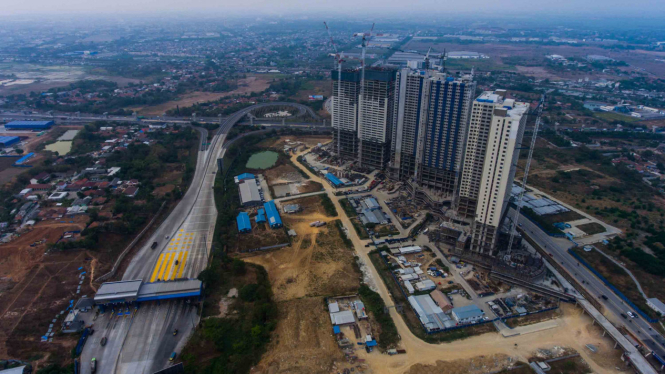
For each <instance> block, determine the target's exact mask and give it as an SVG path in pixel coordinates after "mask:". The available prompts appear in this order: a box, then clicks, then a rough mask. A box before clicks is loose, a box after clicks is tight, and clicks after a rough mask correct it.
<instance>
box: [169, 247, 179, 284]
mask: <svg viewBox="0 0 665 374" xmlns="http://www.w3.org/2000/svg"><path fill="white" fill-rule="evenodd" d="M176 261H177V262H178V265H176V264H175V263H174V264H173V271H171V274H170V275H169V277H168V279H175V276H176V274H178V266H182V252H178V258H177V259H176Z"/></svg>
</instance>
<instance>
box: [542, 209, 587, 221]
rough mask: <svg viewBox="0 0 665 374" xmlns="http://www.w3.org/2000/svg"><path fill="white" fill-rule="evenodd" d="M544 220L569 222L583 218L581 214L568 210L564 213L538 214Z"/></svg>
mask: <svg viewBox="0 0 665 374" xmlns="http://www.w3.org/2000/svg"><path fill="white" fill-rule="evenodd" d="M540 217H541V218H542V219H543V220H544V221H545V222H547V223H549V224H554V223H557V222H569V221H575V220H578V219H582V218H584V216H583V215H581V214H579V213H577V212H575V211H573V210H570V211H567V212H564V213H558V214H547V215H543V216H540Z"/></svg>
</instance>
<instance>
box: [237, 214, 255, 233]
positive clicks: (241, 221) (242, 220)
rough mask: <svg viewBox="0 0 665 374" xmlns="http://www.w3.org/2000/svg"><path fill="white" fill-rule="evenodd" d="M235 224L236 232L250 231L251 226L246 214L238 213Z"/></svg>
mask: <svg viewBox="0 0 665 374" xmlns="http://www.w3.org/2000/svg"><path fill="white" fill-rule="evenodd" d="M236 222H237V223H238V231H240V232H249V231H252V224H251V223H250V222H249V215H248V214H247V213H245V212H240V214H238V218H236Z"/></svg>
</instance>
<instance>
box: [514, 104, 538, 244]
mask: <svg viewBox="0 0 665 374" xmlns="http://www.w3.org/2000/svg"><path fill="white" fill-rule="evenodd" d="M544 106H545V94H542V96H540V102H539V103H538V107H537V108H536V123H535V124H534V126H533V135H532V136H531V146H530V147H529V156H528V157H527V159H526V165H525V166H524V177H523V178H522V190H521V191H520V194H519V195H518V197H517V202H516V205H517V207H516V208H515V215H514V216H513V220H512V221H513V222H512V224H511V226H510V240H509V241H508V253H507V255H508V256H510V253H511V252H512V249H513V241H514V240H515V230H516V229H517V227H516V226H517V221H518V219H519V216H520V209H521V208H522V200H523V198H524V193H525V192H526V181H527V179H528V177H529V168H530V167H531V159H532V158H533V149H534V148H535V147H536V138H537V136H538V128H539V127H540V117H541V116H542V114H543V107H544Z"/></svg>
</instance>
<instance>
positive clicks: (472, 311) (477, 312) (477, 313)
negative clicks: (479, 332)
mask: <svg viewBox="0 0 665 374" xmlns="http://www.w3.org/2000/svg"><path fill="white" fill-rule="evenodd" d="M451 313H452V316H453V318H455V321H457V323H473V322H476V321H479V320H481V319H483V317H484V316H485V312H483V311H482V310H481V309H480V308H478V307H477V306H475V305H467V306H462V307H459V308H453V310H452V312H451Z"/></svg>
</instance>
